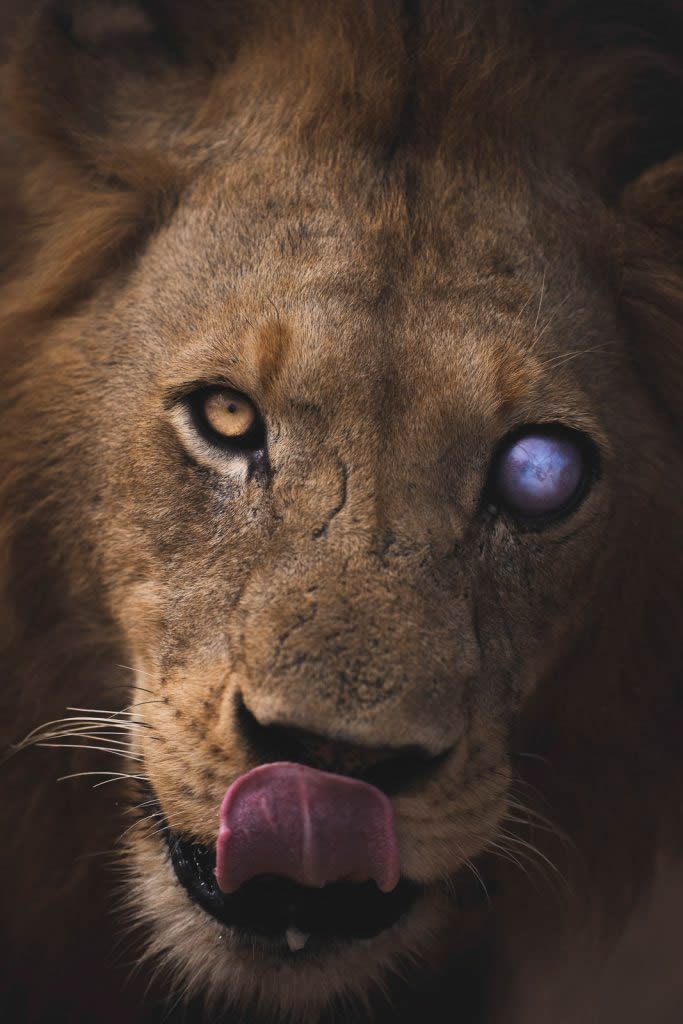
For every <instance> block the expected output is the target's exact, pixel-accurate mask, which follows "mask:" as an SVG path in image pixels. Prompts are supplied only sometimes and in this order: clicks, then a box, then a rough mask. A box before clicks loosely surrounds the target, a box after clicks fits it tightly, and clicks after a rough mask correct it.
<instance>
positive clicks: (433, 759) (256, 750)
mask: <svg viewBox="0 0 683 1024" xmlns="http://www.w3.org/2000/svg"><path fill="white" fill-rule="evenodd" d="M235 718H236V723H237V727H238V729H239V732H240V733H241V735H242V737H243V739H244V741H245V743H246V744H247V747H248V749H249V752H250V754H251V755H252V757H254V758H255V759H256V760H257V761H259V762H260V763H263V764H267V763H270V762H273V761H294V762H297V763H299V764H305V765H308V766H309V767H311V768H318V769H321V770H322V771H328V772H334V773H336V774H338V775H349V776H352V777H353V778H357V779H362V780H363V781H364V782H369V783H370V784H371V785H373V786H377V788H378V789H381V790H382V791H383V792H384V793H386V794H387V795H388V796H392V795H394V794H396V793H399V792H405V791H406V790H409V789H410V788H411V787H412V786H416V785H419V784H420V783H424V782H425V781H426V779H427V778H428V777H429V776H430V775H431V774H432V773H433V772H435V771H436V770H437V769H438V767H439V766H440V765H441V764H442V763H443V761H444V760H445V759H446V758H447V757H448V756H449V755H450V753H451V751H450V750H446V751H444V752H443V753H441V754H438V755H437V756H434V755H432V754H431V753H430V752H429V751H426V750H424V749H423V748H422V747H420V746H419V745H414V746H413V745H406V746H402V747H386V746H384V747H374V748H373V747H368V746H361V745H360V744H358V745H356V744H353V743H349V742H348V741H340V740H336V739H334V738H333V737H330V736H324V735H322V734H320V733H315V732H310V731H308V730H307V729H303V728H301V727H300V726H289V725H280V724H278V725H262V724H261V723H260V722H259V721H258V719H257V718H256V716H255V715H254V714H252V712H251V711H250V710H249V708H248V707H247V705H246V704H245V703H244V699H243V697H242V695H241V694H238V695H237V698H236V701H235Z"/></svg>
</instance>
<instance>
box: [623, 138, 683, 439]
mask: <svg viewBox="0 0 683 1024" xmlns="http://www.w3.org/2000/svg"><path fill="white" fill-rule="evenodd" d="M620 214H621V220H622V225H623V241H622V270H623V286H622V287H623V297H624V300H625V303H626V307H627V309H628V311H629V314H630V320H631V324H632V343H633V351H634V353H635V358H636V361H637V364H638V367H639V370H640V372H641V374H642V376H643V378H644V379H646V380H648V381H649V382H650V383H651V385H652V387H653V390H654V393H655V394H656V396H657V398H658V400H659V404H660V407H661V408H662V409H663V410H665V411H666V413H667V414H668V415H669V416H670V417H671V418H672V419H673V420H674V422H676V423H677V424H678V426H679V427H680V428H681V429H683V145H682V147H681V152H680V153H679V154H678V155H676V156H674V157H671V158H670V159H669V160H666V161H663V162H662V163H661V164H658V165H656V166H654V167H652V168H649V169H648V170H647V171H646V172H645V173H644V174H642V175H641V176H640V177H639V178H637V179H636V180H635V181H633V182H631V183H630V184H629V185H628V186H627V187H626V189H625V190H624V192H623V194H622V196H621V201H620Z"/></svg>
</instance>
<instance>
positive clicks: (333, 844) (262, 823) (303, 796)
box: [216, 761, 400, 893]
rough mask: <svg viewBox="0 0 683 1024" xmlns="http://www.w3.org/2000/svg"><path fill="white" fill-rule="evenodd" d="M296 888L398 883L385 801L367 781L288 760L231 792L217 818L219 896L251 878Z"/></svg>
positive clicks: (255, 771) (256, 772)
mask: <svg viewBox="0 0 683 1024" xmlns="http://www.w3.org/2000/svg"><path fill="white" fill-rule="evenodd" d="M265 874H268V875H271V874H272V875H284V876H285V877H287V878H291V879H293V880H294V881H295V882H300V883H301V884H302V885H310V886H322V885H324V884H325V883H326V882H333V881H336V880H337V879H341V878H349V877H351V878H352V879H354V880H364V879H367V878H374V880H375V881H376V883H377V885H378V886H379V888H380V889H381V890H382V891H383V892H390V891H391V890H392V889H393V888H394V887H395V886H396V885H397V884H398V880H399V874H400V867H399V858H398V846H397V843H396V835H395V832H394V823H393V813H392V809H391V803H390V802H389V800H388V799H387V797H386V796H385V795H384V793H381V792H380V790H378V789H375V787H374V786H370V785H369V784H368V783H367V782H361V781H359V780H358V779H350V778H347V777H345V776H343V775H332V774H330V773H329V772H320V771H317V770H316V769H315V768H307V767H306V766H305V765H302V764H291V763H289V762H287V761H282V762H277V763H275V764H264V765H261V766H260V767H258V768H252V770H251V771H249V772H247V773H246V775H242V776H240V778H239V779H236V780H235V782H233V784H232V785H231V786H230V788H229V789H228V791H227V793H226V794H225V797H224V799H223V803H222V805H221V812H220V830H219V832H218V842H217V847H216V878H217V881H218V885H219V888H220V889H222V891H223V892H225V893H230V892H234V890H235V889H237V888H238V887H239V886H240V885H241V884H242V883H243V882H246V881H247V879H249V878H253V877H254V876H255V875H265Z"/></svg>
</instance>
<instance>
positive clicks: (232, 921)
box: [164, 830, 421, 941]
mask: <svg viewBox="0 0 683 1024" xmlns="http://www.w3.org/2000/svg"><path fill="white" fill-rule="evenodd" d="M164 834H165V836H166V842H167V845H168V849H169V854H170V858H171V863H172V865H173V868H174V870H175V873H176V876H177V878H178V881H179V882H180V883H181V885H182V886H183V887H184V888H185V890H186V892H187V894H188V895H189V897H190V899H192V900H193V902H195V903H197V904H198V905H199V906H200V907H202V909H203V910H205V911H206V912H207V913H208V914H210V915H211V916H212V917H214V918H215V919H216V920H217V921H220V922H221V924H224V925H227V926H228V927H231V928H234V929H236V930H237V931H238V932H241V933H242V934H243V935H244V937H245V938H246V937H250V938H253V937H254V936H259V937H261V938H264V939H267V940H273V939H275V940H281V939H282V938H283V937H284V933H285V931H286V930H287V929H288V928H296V929H298V930H299V931H301V932H304V933H306V934H307V935H308V934H311V935H313V936H314V937H315V939H316V940H317V941H320V940H321V939H322V940H328V941H334V940H346V941H348V940H352V939H369V938H373V937H374V936H375V935H378V934H379V933H380V932H382V931H384V930H385V929H386V928H390V927H391V926H392V925H394V924H396V922H397V921H398V920H399V919H400V918H401V917H402V916H403V915H404V914H406V913H407V912H408V911H409V910H410V908H411V907H412V906H413V904H414V903H415V901H416V899H417V898H418V896H419V894H420V892H421V886H419V885H417V884H416V883H414V882H410V881H408V880H406V879H401V881H400V882H399V883H398V885H397V886H396V888H395V889H394V890H393V891H392V892H390V893H383V892H380V890H379V889H378V888H377V886H376V885H375V883H374V882H371V881H368V882H332V883H329V884H328V885H325V886H323V887H322V888H321V889H315V888H310V887H308V886H304V885H299V884H298V883H297V882H293V881H291V880H290V879H288V878H281V877H279V876H275V875H262V876H259V877H257V878H252V879H250V880H249V881H248V882H245V883H244V884H243V885H242V886H240V888H239V889H238V890H237V891H236V892H234V893H231V894H230V895H226V894H225V893H223V892H221V890H220V889H219V888H218V885H217V883H216V878H215V875H214V868H215V866H216V855H215V851H214V850H213V849H212V848H210V847H207V846H203V845H201V844H199V843H193V842H191V841H190V840H188V839H184V838H183V837H182V836H180V835H179V834H178V833H174V832H169V831H168V830H166V831H165V833H164Z"/></svg>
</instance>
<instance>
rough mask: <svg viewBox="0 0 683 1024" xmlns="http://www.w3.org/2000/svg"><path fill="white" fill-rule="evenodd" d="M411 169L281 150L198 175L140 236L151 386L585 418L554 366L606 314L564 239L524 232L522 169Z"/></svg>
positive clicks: (323, 403)
mask: <svg viewBox="0 0 683 1024" xmlns="http://www.w3.org/2000/svg"><path fill="white" fill-rule="evenodd" d="M420 171H421V173H420V176H419V178H416V176H415V175H414V174H413V175H412V176H409V175H406V174H401V173H397V174H395V175H394V176H393V179H392V178H388V177H385V178H384V180H381V178H380V177H379V175H378V173H377V171H376V170H374V174H373V169H372V168H368V167H362V166H361V167H359V166H356V165H354V162H353V160H351V159H350V160H349V166H348V168H346V167H340V166H339V165H338V162H337V161H334V162H330V164H328V165H325V164H324V163H323V162H322V161H318V162H311V163H309V164H302V163H300V162H299V163H297V162H296V161H295V158H294V157H292V158H291V162H287V161H285V160H283V162H282V163H280V164H279V165H278V163H277V161H276V163H275V165H269V164H268V163H265V164H263V165H261V166H258V165H256V166H254V165H252V166H250V167H246V168H244V167H242V168H236V169H231V170H228V171H226V170H225V169H223V168H220V167H218V168H216V169H214V170H213V172H212V173H211V174H209V175H207V176H206V177H205V178H204V179H203V180H201V181H200V182H198V183H197V184H196V185H195V187H194V188H193V189H192V190H191V191H190V193H189V194H188V195H187V196H186V198H185V201H184V203H183V204H182V205H181V207H180V209H179V210H178V212H177V215H176V217H175V219H174V221H173V222H172V224H171V225H170V226H169V227H168V228H167V229H166V230H165V231H164V232H163V234H162V235H161V236H159V237H158V238H157V239H156V240H155V242H154V243H153V245H152V247H151V250H150V253H149V259H150V267H149V271H148V272H149V274H151V275H152V276H155V275H156V280H155V286H154V289H153V291H154V294H155V303H156V305H157V307H159V305H161V307H162V308H163V321H164V324H165V335H166V336H165V338H164V346H163V348H164V365H163V367H160V383H161V385H162V386H163V387H174V386H177V384H179V383H182V382H183V379H186V380H187V381H193V380H206V381H214V380H226V381H227V382H228V383H230V384H231V385H232V386H234V387H236V388H239V389H240V390H244V391H246V392H247V393H248V394H249V395H250V396H251V397H252V398H253V399H254V400H255V401H257V402H258V403H259V404H260V405H261V406H262V407H263V408H265V409H267V410H269V411H271V412H277V413H278V414H280V415H284V414H286V412H287V410H288V409H292V408H294V407H295V406H296V405H299V406H307V405H308V406H316V407H317V408H319V409H321V410H322V411H323V412H325V411H326V412H327V413H328V414H330V415H331V414H332V412H333V411H334V412H336V413H337V414H338V415H339V416H342V417H344V416H345V417H346V419H347V421H348V420H349V419H350V418H352V417H353V416H354V415H355V416H357V415H358V413H359V409H362V411H363V415H364V416H365V417H366V420H367V421H368V422H370V421H372V420H373V419H374V418H375V416H377V417H381V419H382V422H383V424H384V425H385V427H386V424H387V423H388V421H389V420H391V419H392V418H393V419H396V420H400V419H401V418H402V417H403V418H404V419H405V420H407V421H408V422H414V421H415V414H416V411H417V410H420V419H421V421H422V422H424V423H425V424H426V428H427V429H429V430H430V431H432V432H434V431H437V432H438V430H439V429H441V428H443V429H444V430H445V431H447V432H448V431H450V432H452V430H453V429H454V426H455V425H456V424H458V423H460V424H468V425H469V426H470V427H472V426H474V427H475V428H476V429H477V431H478V432H481V430H485V431H486V433H487V434H488V433H489V432H491V434H492V435H493V436H495V434H496V433H498V434H500V433H501V432H502V431H504V430H505V429H509V428H510V427H511V426H514V425H515V424H516V423H518V422H524V421H527V422H534V421H536V422H541V421H547V420H553V419H562V420H563V421H564V422H565V423H567V424H568V425H573V426H576V427H577V428H579V429H586V428H587V426H588V424H587V423H586V422H585V418H586V417H588V418H589V417H590V401H588V400H587V390H586V387H585V386H584V383H582V382H581V381H580V379H579V377H578V376H577V375H576V374H574V373H573V372H572V367H571V364H569V363H568V364H567V365H566V367H565V369H566V370H567V371H569V372H565V373H563V374H560V375H559V376H558V372H557V370H556V369H555V370H552V369H551V368H552V366H553V363H554V362H555V364H557V362H558V361H561V356H562V354H563V353H564V352H567V351H568V350H575V349H576V348H577V346H579V348H580V347H581V346H585V347H586V348H587V349H590V348H591V346H595V345H596V337H598V338H599V340H600V342H601V343H604V342H605V340H606V339H605V337H604V336H603V334H604V332H605V331H606V330H607V331H610V330H611V331H613V330H614V328H613V324H611V323H610V318H609V313H608V311H605V313H604V315H603V316H602V318H601V316H600V314H599V307H600V302H597V304H596V302H595V301H594V300H595V298H596V297H595V296H592V295H591V294H590V291H591V289H592V288H593V287H594V286H593V285H592V284H590V283H589V282H588V278H587V275H585V274H583V273H582V272H581V266H580V262H579V261H578V260H577V258H576V257H575V254H572V252H571V249H570V247H568V245H567V240H566V239H564V240H563V243H562V244H563V245H564V249H565V251H564V252H559V250H558V247H557V243H555V245H556V248H555V249H553V242H552V233H551V232H546V233H545V237H543V236H544V232H543V231H540V233H539V229H538V226H537V221H538V220H539V218H537V217H535V216H534V214H533V211H532V209H531V206H530V202H529V197H528V194H527V192H526V191H525V190H524V188H523V187H522V186H521V185H520V184H519V182H517V183H515V185H514V187H513V186H512V185H511V184H509V183H507V182H505V181H503V182H502V184H501V183H500V182H499V183H495V182H493V181H491V180H487V179H486V178H485V177H483V176H481V175H480V176H479V180H475V178H474V176H472V177H471V178H470V179H468V177H467V175H466V174H462V175H461V176H460V177H459V178H458V179H455V180H454V179H453V177H452V176H450V177H449V173H448V170H447V169H446V168H444V167H441V166H440V165H439V164H438V162H437V163H436V164H435V165H433V166H427V167H422V168H421V169H420ZM408 177H410V187H408V186H407V179H408ZM541 220H542V218H541ZM600 301H602V299H600ZM603 304H604V303H603ZM596 305H597V309H598V313H596V314H595V315H594V316H592V318H586V316H585V312H586V310H587V309H588V308H591V306H596ZM560 378H561V381H560V383H561V389H560V390H561V408H560V407H559V404H560V399H559V398H558V380H560ZM589 391H590V387H589V388H588V392H589ZM590 426H592V424H590ZM401 429H405V423H402V425H401Z"/></svg>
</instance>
